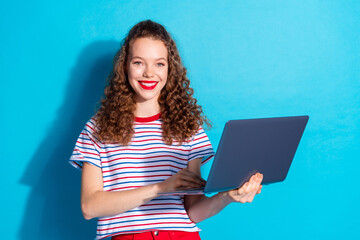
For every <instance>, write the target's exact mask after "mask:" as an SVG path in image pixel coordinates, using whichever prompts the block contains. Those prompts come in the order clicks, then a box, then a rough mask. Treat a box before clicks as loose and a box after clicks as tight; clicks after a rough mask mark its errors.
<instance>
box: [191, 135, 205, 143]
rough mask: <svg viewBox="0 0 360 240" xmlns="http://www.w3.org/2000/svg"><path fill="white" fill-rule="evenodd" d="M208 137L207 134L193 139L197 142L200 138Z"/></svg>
mask: <svg viewBox="0 0 360 240" xmlns="http://www.w3.org/2000/svg"><path fill="white" fill-rule="evenodd" d="M206 137H207V136H206V135H205V136H202V137H200V138H196V139H195V138H194V140H193V141H194V142H195V141H199V140H200V139H203V138H206Z"/></svg>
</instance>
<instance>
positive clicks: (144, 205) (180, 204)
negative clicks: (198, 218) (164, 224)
mask: <svg viewBox="0 0 360 240" xmlns="http://www.w3.org/2000/svg"><path fill="white" fill-rule="evenodd" d="M159 205H160V206H163V205H179V206H183V204H182V203H154V204H143V205H141V206H142V207H147V206H159Z"/></svg>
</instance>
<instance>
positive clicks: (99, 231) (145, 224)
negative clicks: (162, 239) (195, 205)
mask: <svg viewBox="0 0 360 240" xmlns="http://www.w3.org/2000/svg"><path fill="white" fill-rule="evenodd" d="M153 224H156V225H158V224H194V223H193V222H159V223H144V224H136V225H127V226H119V227H113V228H104V229H100V230H99V229H98V230H97V233H98V234H100V233H101V232H103V231H109V230H113V229H121V228H127V227H138V226H147V225H153Z"/></svg>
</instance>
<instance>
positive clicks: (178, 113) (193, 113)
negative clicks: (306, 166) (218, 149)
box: [95, 20, 211, 145]
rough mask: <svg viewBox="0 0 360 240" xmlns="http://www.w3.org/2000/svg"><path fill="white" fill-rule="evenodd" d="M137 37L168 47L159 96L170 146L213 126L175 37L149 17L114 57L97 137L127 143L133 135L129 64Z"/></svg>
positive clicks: (133, 117) (125, 40) (133, 98)
mask: <svg viewBox="0 0 360 240" xmlns="http://www.w3.org/2000/svg"><path fill="white" fill-rule="evenodd" d="M138 38H151V39H153V40H161V41H162V42H163V43H164V45H165V46H166V48H167V50H168V63H169V65H168V67H169V68H168V79H167V82H166V85H165V86H164V88H163V89H162V90H161V93H160V96H159V99H158V102H159V105H160V111H161V120H162V130H163V140H164V142H165V143H166V144H168V145H171V144H172V143H173V141H174V140H175V141H178V142H179V144H181V143H183V142H185V141H188V140H189V139H190V138H191V137H192V136H193V135H194V134H195V133H196V132H197V131H198V129H199V128H200V127H201V126H202V125H203V124H204V123H205V124H206V125H207V126H208V127H211V124H210V122H209V120H208V119H207V118H206V116H204V115H203V112H202V108H201V106H199V105H197V101H196V99H195V98H194V97H193V93H194V91H193V89H192V88H190V81H189V79H188V78H187V77H186V68H185V67H184V66H183V65H182V63H181V59H180V55H179V52H178V49H177V47H176V44H175V42H174V40H173V39H172V38H171V36H170V34H169V33H168V32H167V31H166V29H165V28H164V27H163V26H162V25H160V24H158V23H156V22H153V21H151V20H146V21H142V22H139V23H137V24H136V25H135V26H134V27H133V28H132V29H131V30H130V31H129V34H128V35H127V37H126V38H125V39H124V40H123V43H122V45H121V48H120V50H119V51H118V52H117V54H116V55H115V57H114V67H113V70H112V72H111V73H110V75H109V77H108V84H107V87H106V88H105V98H104V99H102V100H101V107H100V109H99V110H98V112H97V113H96V115H95V119H96V126H97V131H96V132H95V135H96V137H97V138H98V139H99V140H100V141H111V142H118V143H120V144H123V145H127V144H128V143H129V142H130V141H131V138H132V136H133V134H134V128H133V124H134V119H135V116H134V111H135V108H136V102H135V92H134V90H133V89H132V87H131V86H130V83H129V81H128V79H127V72H126V69H127V68H126V65H127V61H128V56H129V48H130V44H132V43H133V42H134V41H135V40H136V39H138Z"/></svg>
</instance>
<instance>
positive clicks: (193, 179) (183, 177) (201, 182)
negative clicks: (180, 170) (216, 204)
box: [180, 174, 206, 186]
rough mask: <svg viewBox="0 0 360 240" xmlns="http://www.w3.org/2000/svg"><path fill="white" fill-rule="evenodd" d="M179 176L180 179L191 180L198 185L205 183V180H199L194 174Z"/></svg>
mask: <svg viewBox="0 0 360 240" xmlns="http://www.w3.org/2000/svg"><path fill="white" fill-rule="evenodd" d="M180 178H181V179H182V180H185V181H188V182H192V183H195V184H198V185H201V186H203V185H205V183H206V182H203V181H201V180H200V179H199V178H198V177H196V176H194V175H185V174H184V175H181V176H180Z"/></svg>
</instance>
